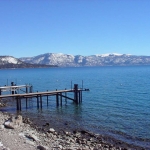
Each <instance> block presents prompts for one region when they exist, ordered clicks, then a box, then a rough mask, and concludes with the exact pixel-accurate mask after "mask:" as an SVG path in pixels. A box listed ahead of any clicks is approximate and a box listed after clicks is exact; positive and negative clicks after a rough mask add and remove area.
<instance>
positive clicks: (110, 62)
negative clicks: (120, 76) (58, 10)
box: [20, 53, 150, 67]
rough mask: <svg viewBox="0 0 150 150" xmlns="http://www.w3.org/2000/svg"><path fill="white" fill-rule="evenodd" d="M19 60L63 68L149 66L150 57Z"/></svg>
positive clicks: (65, 56) (51, 55)
mask: <svg viewBox="0 0 150 150" xmlns="http://www.w3.org/2000/svg"><path fill="white" fill-rule="evenodd" d="M20 60H22V61H25V62H28V63H32V64H47V65H58V66H63V67H67V66H73V67H77V66H116V65H118V66H120V65H121V66H125V65H150V56H134V55H130V54H118V53H108V54H97V55H91V56H82V55H75V56H73V55H69V54H63V53H46V54H42V55H38V56H35V57H28V58H20Z"/></svg>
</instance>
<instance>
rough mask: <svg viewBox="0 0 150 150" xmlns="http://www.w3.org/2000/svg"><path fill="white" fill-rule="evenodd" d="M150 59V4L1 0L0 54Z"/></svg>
mask: <svg viewBox="0 0 150 150" xmlns="http://www.w3.org/2000/svg"><path fill="white" fill-rule="evenodd" d="M44 53H64V54H72V55H85V56H88V55H94V54H105V53H121V54H134V55H150V0H0V55H11V56H14V57H18V58H19V57H27V56H36V55H40V54H44Z"/></svg>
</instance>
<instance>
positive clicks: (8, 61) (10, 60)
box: [0, 56, 23, 64]
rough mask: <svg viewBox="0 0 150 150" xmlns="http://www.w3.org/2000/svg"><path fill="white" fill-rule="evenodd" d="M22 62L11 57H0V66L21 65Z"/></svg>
mask: <svg viewBox="0 0 150 150" xmlns="http://www.w3.org/2000/svg"><path fill="white" fill-rule="evenodd" d="M22 63H23V62H22V61H20V60H19V59H17V58H14V57H12V56H0V64H22Z"/></svg>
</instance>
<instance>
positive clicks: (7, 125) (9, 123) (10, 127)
mask: <svg viewBox="0 0 150 150" xmlns="http://www.w3.org/2000/svg"><path fill="white" fill-rule="evenodd" d="M4 126H5V128H9V129H14V124H13V123H12V122H10V121H6V122H5V123H4Z"/></svg>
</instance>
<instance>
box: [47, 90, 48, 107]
mask: <svg viewBox="0 0 150 150" xmlns="http://www.w3.org/2000/svg"><path fill="white" fill-rule="evenodd" d="M47 92H48V90H47ZM47 106H48V95H47Z"/></svg>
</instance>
